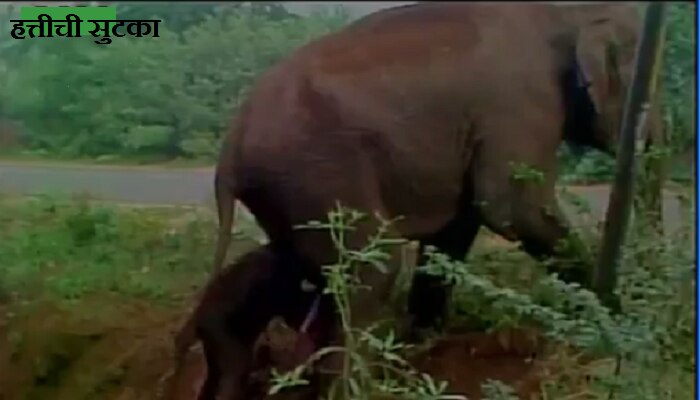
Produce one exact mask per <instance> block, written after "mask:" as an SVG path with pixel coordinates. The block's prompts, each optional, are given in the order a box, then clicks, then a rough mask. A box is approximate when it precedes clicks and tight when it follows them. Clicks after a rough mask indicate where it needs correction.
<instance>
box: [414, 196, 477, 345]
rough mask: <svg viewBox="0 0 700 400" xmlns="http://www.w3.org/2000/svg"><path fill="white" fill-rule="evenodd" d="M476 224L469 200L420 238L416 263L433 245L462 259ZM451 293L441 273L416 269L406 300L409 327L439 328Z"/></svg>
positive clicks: (474, 211) (447, 307)
mask: <svg viewBox="0 0 700 400" xmlns="http://www.w3.org/2000/svg"><path fill="white" fill-rule="evenodd" d="M469 203H471V201H470V202H469ZM480 226H481V219H480V217H479V214H478V211H477V210H476V209H475V208H474V207H473V206H472V205H471V204H469V205H468V206H465V207H464V208H463V210H461V211H460V212H459V213H458V215H457V216H456V217H455V218H454V219H452V220H451V221H450V222H449V223H448V224H447V225H446V226H445V227H444V228H442V229H441V230H440V231H438V232H437V233H435V234H433V235H431V236H430V237H428V238H426V239H424V240H421V248H420V257H419V263H418V265H419V266H422V265H425V264H426V262H427V257H426V255H425V250H426V247H427V246H433V247H435V248H436V249H437V250H438V251H439V252H441V253H444V254H446V255H448V256H449V257H451V258H452V259H455V260H460V261H461V260H464V258H465V257H466V255H467V253H468V252H469V249H470V248H471V246H472V244H473V243H474V239H475V238H476V235H477V234H478V233H479V228H480ZM451 293H452V285H449V284H447V283H446V282H445V278H444V277H443V276H438V275H431V274H427V273H425V272H423V271H420V270H418V271H416V274H415V275H414V277H413V283H412V285H411V291H410V293H409V303H408V310H409V313H411V314H412V315H413V329H414V330H415V331H418V330H423V329H436V330H438V331H441V330H443V329H444V327H445V324H446V322H447V316H448V314H449V300H450V296H451ZM415 333H416V332H414V334H415Z"/></svg>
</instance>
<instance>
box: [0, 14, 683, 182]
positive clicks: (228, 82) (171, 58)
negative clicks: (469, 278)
mask: <svg viewBox="0 0 700 400" xmlns="http://www.w3.org/2000/svg"><path fill="white" fill-rule="evenodd" d="M115 4H117V6H118V15H119V16H120V18H129V17H137V18H151V17H159V18H161V19H163V20H164V21H165V22H164V24H163V25H162V26H161V30H160V32H161V37H160V38H159V39H156V40H138V39H135V40H132V39H129V38H123V39H120V40H115V41H114V42H113V43H112V44H110V45H107V46H102V45H96V44H95V43H93V41H92V40H91V38H83V39H84V40H75V39H66V40H60V39H58V38H55V39H52V40H50V41H41V40H24V41H18V40H13V39H11V37H10V36H9V35H2V37H0V87H2V88H3V90H1V91H0V149H3V148H4V150H5V152H6V153H7V152H13V153H18V152H23V153H24V154H33V155H35V156H50V157H59V158H68V159H74V158H91V159H100V160H114V159H138V160H149V161H157V160H166V159H168V160H171V159H175V158H186V159H195V160H201V161H202V162H211V161H212V160H213V157H214V155H215V153H216V149H217V148H218V144H219V141H220V140H221V137H222V135H223V133H224V132H225V130H226V124H227V123H228V121H229V119H230V117H231V115H232V114H233V112H234V110H235V109H236V106H237V105H238V104H239V103H240V101H241V99H242V98H243V97H244V96H245V95H246V92H247V90H248V89H249V87H250V85H251V84H252V83H253V82H254V80H255V78H256V77H257V76H258V75H259V74H260V73H261V72H262V71H264V70H265V69H266V68H268V67H269V66H270V65H272V64H274V63H275V62H276V61H277V60H279V59H280V58H282V57H283V56H285V55H286V54H288V53H289V52H290V51H291V50H293V49H294V48H296V47H298V46H299V45H301V44H303V43H305V42H307V41H308V40H309V39H312V38H315V37H318V36H320V35H322V34H324V33H327V32H329V31H331V30H334V29H337V28H339V27H341V26H342V25H343V24H345V23H346V22H347V21H348V17H347V16H346V15H345V14H343V13H342V12H340V11H338V12H334V13H324V14H319V15H314V16H309V17H299V16H296V15H293V14H290V13H288V12H287V11H286V10H285V8H284V7H282V6H281V5H279V4H278V3H274V2H266V3H263V4H253V5H250V4H249V5H245V4H242V3H238V4H226V5H217V4H207V5H194V4H177V5H167V6H165V5H158V4H143V5H142V4H138V5H137V4H120V3H115ZM2 7H3V8H0V30H2V31H7V30H8V29H9V22H8V20H9V19H10V18H11V17H12V16H13V15H16V14H17V13H18V10H17V9H16V8H17V7H18V6H14V7H15V8H12V7H13V6H12V5H3V6H2ZM694 7H695V5H694V4H693V3H677V4H673V5H671V6H670V7H669V18H668V22H669V24H668V36H667V43H666V47H665V55H666V58H665V63H666V68H665V70H664V79H663V94H664V108H665V112H666V119H667V124H668V128H669V135H670V137H671V139H672V140H671V145H672V149H673V151H674V154H675V156H676V157H675V159H680V160H683V161H685V162H684V163H681V164H680V165H682V166H683V167H682V168H680V169H678V168H676V169H677V170H678V171H679V173H680V174H681V175H682V174H685V175H689V174H690V171H689V165H690V164H691V162H692V161H693V160H692V159H689V157H690V155H691V154H692V153H693V151H692V144H693V140H694V126H693V112H694V110H695V107H694V94H693V88H694V87H695V84H694V64H693V55H694V37H695V32H694V29H695V28H694V22H693V15H694ZM10 137H11V138H10ZM11 145H14V147H13V146H11ZM562 154H563V158H564V161H565V168H564V170H565V173H566V174H567V175H568V176H569V177H572V176H573V177H576V178H579V179H595V178H601V177H603V178H604V177H606V176H608V175H609V173H610V171H611V167H612V165H613V163H612V161H611V160H609V159H608V158H607V157H605V156H601V155H596V154H588V155H586V156H584V157H583V158H580V157H574V156H572V155H569V154H568V153H566V151H564V152H563V153H562ZM674 168H675V167H674ZM683 168H685V169H683ZM676 175H678V174H676Z"/></svg>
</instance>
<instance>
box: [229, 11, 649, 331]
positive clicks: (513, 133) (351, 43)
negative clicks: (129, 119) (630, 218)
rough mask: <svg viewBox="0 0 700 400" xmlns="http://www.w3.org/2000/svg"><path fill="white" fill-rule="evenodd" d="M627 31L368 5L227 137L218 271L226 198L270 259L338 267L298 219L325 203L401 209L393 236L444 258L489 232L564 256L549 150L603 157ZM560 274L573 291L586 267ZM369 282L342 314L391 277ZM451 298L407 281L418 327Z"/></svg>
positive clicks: (511, 15)
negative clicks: (268, 248)
mask: <svg viewBox="0 0 700 400" xmlns="http://www.w3.org/2000/svg"><path fill="white" fill-rule="evenodd" d="M638 32H639V18H638V15H637V11H636V10H635V9H634V7H633V6H629V5H625V4H614V5H607V4H606V5H602V4H597V5H579V6H573V7H559V6H554V5H547V4H526V3H500V4H495V3H493V4H489V3H432V2H431V3H419V4H415V5H409V6H404V7H397V8H392V9H387V10H383V11H380V12H377V13H375V14H372V15H370V16H367V17H365V18H363V19H360V20H358V21H356V22H354V23H352V24H350V25H349V26H347V27H346V28H344V29H342V30H340V31H339V32H336V33H333V34H329V35H327V36H324V37H322V38H320V39H318V40H316V41H313V42H311V43H309V44H307V45H305V46H303V47H301V48H300V49H298V50H297V51H295V52H294V53H292V54H291V55H290V56H289V57H287V58H286V59H285V60H283V61H282V62H280V63H279V64H277V65H276V66H274V67H273V68H271V69H270V70H269V71H268V72H266V73H265V74H264V75H263V76H261V77H260V79H259V80H258V82H257V83H256V84H255V86H254V87H253V90H252V91H251V94H250V97H249V98H248V99H247V101H246V102H245V103H244V104H243V105H242V107H241V109H240V110H239V114H238V115H237V118H236V119H235V120H234V122H233V124H232V128H231V130H230V132H229V134H228V136H227V137H226V139H225V141H224V145H223V150H222V152H221V156H220V159H219V162H218V165H217V168H216V178H215V189H216V199H217V205H218V213H219V221H220V229H219V232H218V236H219V237H218V244H217V250H216V256H215V269H217V270H218V269H219V267H220V266H221V264H222V261H223V260H224V258H225V254H226V248H227V246H228V244H229V242H230V235H231V234H230V231H231V226H232V222H233V218H234V209H235V208H234V207H233V205H234V201H235V200H236V199H238V200H240V201H241V202H242V203H244V204H245V205H246V206H247V207H248V208H249V209H250V211H251V212H252V213H253V215H254V216H255V217H256V219H257V221H258V222H259V224H260V225H261V226H262V228H263V229H264V230H265V232H266V234H267V235H268V236H269V239H270V241H271V243H272V244H273V245H274V246H275V248H276V249H277V250H278V251H281V252H284V251H290V252H294V253H295V254H298V255H301V256H303V257H306V258H307V259H308V260H310V261H311V262H313V263H315V264H316V265H323V264H327V263H329V262H333V261H335V256H336V251H335V249H334V248H333V245H332V243H331V240H330V237H329V235H328V234H327V232H318V231H309V230H296V229H294V226H296V225H298V224H304V223H306V222H307V221H309V220H312V219H316V220H319V219H325V217H326V214H327V212H328V211H330V210H331V209H332V208H333V207H334V205H335V204H336V201H340V202H341V203H342V204H343V205H345V206H347V207H350V208H354V209H358V210H361V211H365V212H369V213H373V212H378V213H379V214H381V215H382V216H383V217H386V218H394V217H399V216H401V217H403V218H402V219H401V220H400V221H399V222H397V223H396V224H395V225H394V226H393V230H392V231H391V232H390V234H392V235H395V236H399V237H403V238H408V239H412V240H419V241H420V242H421V244H422V245H424V246H425V245H432V246H436V247H437V248H438V249H439V250H440V251H442V252H445V253H447V254H449V255H450V256H452V257H455V258H463V257H464V256H465V255H466V253H467V251H468V250H469V247H470V246H471V244H472V242H473V240H474V238H475V236H476V234H477V231H478V229H479V227H480V226H486V227H488V228H490V229H491V230H492V231H494V232H496V233H498V234H500V235H501V236H503V237H504V238H506V239H508V240H512V241H520V242H522V245H523V248H524V249H525V251H527V252H528V253H529V254H531V255H532V256H534V257H537V258H541V257H549V256H554V257H558V258H559V259H560V260H564V259H567V257H569V256H570V255H571V254H570V252H571V246H560V243H561V241H562V240H564V239H567V238H568V237H569V235H570V230H569V228H568V227H567V224H566V222H565V221H564V219H563V218H562V216H561V213H560V212H559V210H558V208H557V204H556V199H555V191H554V183H555V178H556V171H557V156H556V153H557V148H558V147H559V145H560V144H561V143H562V141H567V142H569V143H573V144H577V145H586V146H592V147H595V148H598V149H601V150H604V151H607V152H610V153H613V152H614V145H615V143H616V132H617V131H618V127H619V126H620V119H621V111H622V108H623V105H624V104H623V103H624V99H625V95H626V89H627V85H628V83H629V82H630V80H631V76H630V75H631V70H632V64H633V59H634V52H635V46H636V42H637V38H638ZM521 168H527V169H529V170H532V169H535V170H537V171H539V172H538V173H537V174H534V176H535V177H536V178H537V179H523V176H524V175H527V174H521V173H518V169H521ZM530 175H533V174H530ZM376 226H377V221H374V220H370V219H367V220H365V221H364V222H363V223H362V224H360V226H358V227H357V229H356V230H355V231H354V232H353V233H352V234H350V235H349V239H348V240H349V242H350V243H349V244H350V245H356V246H360V245H362V244H364V243H365V242H366V240H367V235H368V233H372V232H374V229H375V228H376ZM575 256H578V254H576V255H575ZM394 259H398V257H394ZM565 264H566V265H567V266H569V267H571V268H564V267H563V266H564V265H565ZM560 266H561V267H562V268H561V269H560V272H561V273H562V276H563V277H564V278H565V279H567V280H569V281H578V282H581V283H584V284H585V283H586V280H587V275H588V270H587V267H586V265H583V264H582V263H576V262H569V263H560ZM366 274H367V275H366V276H364V277H363V278H364V279H365V282H369V284H370V285H371V286H373V287H374V290H373V291H372V292H371V293H367V294H366V295H363V296H357V297H356V298H355V299H354V303H353V307H360V308H359V309H360V310H361V312H356V313H355V314H354V316H356V317H362V318H363V319H364V320H366V321H373V320H376V319H377V318H379V317H380V316H381V315H382V309H381V307H379V306H378V305H382V304H386V303H387V301H386V300H387V297H386V296H388V294H387V293H388V292H390V290H389V288H390V286H391V284H392V282H393V278H394V276H393V275H392V274H386V275H385V274H381V273H374V272H369V269H367V272H366ZM448 295H449V288H446V287H445V286H444V285H442V283H441V282H440V279H439V278H435V277H431V276H429V275H425V274H417V275H416V277H415V278H414V283H413V287H412V290H411V299H412V300H411V301H409V303H410V304H409V309H410V311H411V313H412V314H413V315H414V316H415V321H414V322H415V326H417V327H424V326H430V325H433V324H438V325H439V324H440V322H441V321H442V319H443V316H444V315H445V309H446V303H447V298H448ZM356 322H359V323H363V322H362V321H356Z"/></svg>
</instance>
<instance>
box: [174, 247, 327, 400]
mask: <svg viewBox="0 0 700 400" xmlns="http://www.w3.org/2000/svg"><path fill="white" fill-rule="evenodd" d="M313 271H314V270H313V269H311V268H309V267H308V266H307V265H306V264H305V263H304V262H303V261H301V260H299V259H298V258H295V257H293V256H291V255H288V254H285V253H284V252H278V251H275V250H273V249H272V248H271V247H270V246H262V247H259V248H257V249H255V250H253V251H251V252H249V253H247V254H245V255H244V256H242V257H241V258H240V259H238V260H237V261H236V262H235V263H233V264H231V265H229V266H228V267H227V268H225V269H223V270H222V271H221V272H220V273H219V274H217V275H216V276H214V277H213V279H212V280H211V281H210V282H209V284H208V285H207V287H206V288H205V291H204V294H203V296H202V298H201V300H200V301H199V303H198V305H197V307H196V308H195V310H194V312H193V313H192V315H191V316H190V318H189V319H188V321H187V322H186V323H185V325H184V327H183V328H182V330H181V331H180V332H179V333H178V335H177V337H176V339H175V347H176V363H177V365H176V371H175V375H174V378H175V379H177V378H178V376H179V372H180V368H182V364H183V362H184V359H185V355H186V354H187V351H188V350H189V348H190V347H191V345H192V344H194V342H195V341H196V340H201V342H202V347H203V350H204V356H205V358H206V364H207V376H206V379H205V381H204V384H203V385H202V387H201V389H200V391H199V395H198V397H197V398H198V400H215V399H226V400H238V399H241V400H248V399H250V398H252V393H250V390H251V387H250V385H248V378H249V376H250V373H251V372H252V371H253V369H254V365H253V364H254V363H253V361H254V348H255V343H256V339H258V337H259V336H260V334H261V333H262V332H263V331H264V330H265V328H266V327H267V325H268V323H269V322H270V320H271V319H272V318H273V317H275V316H279V317H281V318H282V319H283V320H284V321H285V322H286V323H287V324H288V325H289V326H290V327H292V328H294V329H299V327H300V326H301V325H302V324H303V323H305V324H308V323H309V322H311V323H310V324H309V329H308V331H307V332H308V333H307V334H308V336H305V335H301V336H302V337H303V338H306V339H307V340H306V341H303V340H301V341H299V343H298V347H297V349H296V353H297V354H296V356H297V357H296V358H297V360H298V361H299V363H300V362H303V361H304V360H305V359H306V358H308V356H310V355H311V354H312V352H313V351H315V350H316V349H317V348H319V347H320V346H321V345H323V344H324V343H325V342H326V341H327V330H326V328H325V325H324V322H323V321H330V320H331V318H328V317H327V316H326V314H327V313H328V311H329V307H328V305H332V302H328V304H327V303H326V296H319V295H318V294H317V293H318V292H319V291H318V289H313V290H306V289H304V284H303V282H304V281H305V280H306V281H308V282H312V283H313V284H314V285H315V286H316V288H320V287H321V285H322V282H321V280H320V276H319V275H315V276H314V275H313V274H312V272H313ZM316 271H317V270H316ZM316 301H318V303H316ZM314 305H317V306H318V307H313V306H314ZM311 310H313V311H311ZM309 342H310V343H309Z"/></svg>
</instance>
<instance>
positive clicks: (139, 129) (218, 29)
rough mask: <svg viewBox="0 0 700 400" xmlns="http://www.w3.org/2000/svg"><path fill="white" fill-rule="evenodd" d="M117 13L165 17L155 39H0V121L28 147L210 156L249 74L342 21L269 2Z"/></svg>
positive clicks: (67, 152)
mask: <svg viewBox="0 0 700 400" xmlns="http://www.w3.org/2000/svg"><path fill="white" fill-rule="evenodd" d="M195 10H196V12H195ZM118 15H119V16H120V18H129V17H138V18H150V17H154V16H158V17H160V18H162V19H164V20H165V22H164V24H163V25H161V29H160V38H158V39H131V40H129V39H128V38H124V39H122V40H115V41H114V42H113V43H112V44H110V45H107V46H101V45H96V44H95V43H93V40H92V38H89V37H85V38H82V39H84V40H77V39H67V40H61V38H54V39H51V40H50V41H43V42H42V41H36V40H35V41H30V40H24V41H21V42H20V41H8V40H5V42H4V43H2V47H1V49H2V50H0V51H2V52H3V54H6V55H7V58H6V57H3V58H6V60H5V64H6V65H5V67H4V68H2V69H0V71H4V73H3V74H2V75H3V76H2V77H1V78H0V79H1V80H0V83H1V86H2V87H4V90H3V91H2V94H0V109H1V111H0V118H1V117H5V118H8V119H12V120H15V121H18V122H20V123H21V132H22V136H23V137H22V139H23V142H24V143H25V145H26V146H27V147H29V148H30V149H34V150H42V151H45V152H47V153H50V154H58V155H64V156H68V157H78V156H88V157H97V156H104V155H119V156H149V155H162V156H165V157H167V158H173V157H205V158H206V157H211V156H212V155H213V154H214V152H215V149H216V148H217V143H218V139H219V138H220V137H221V135H222V133H223V132H224V131H225V127H226V124H227V122H228V121H229V119H230V116H231V114H232V113H233V111H234V110H235V108H236V106H237V105H238V103H239V102H240V101H241V99H242V98H243V97H244V96H245V94H246V90H247V89H248V88H249V87H250V85H251V83H252V82H253V80H254V79H255V78H256V76H257V75H258V74H259V73H260V72H261V71H263V70H264V69H266V68H267V67H269V66H270V65H272V64H273V63H274V62H276V61H277V60H278V59H280V58H281V57H282V56H284V55H285V54H287V53H288V52H289V51H290V50H291V49H293V48H295V47H297V46H299V45H301V44H303V43H305V42H307V41H308V40H309V39H311V38H313V37H316V36H319V35H321V34H323V33H326V32H328V31H329V30H331V29H333V28H335V27H337V26H340V25H341V23H342V22H343V21H344V17H343V16H342V15H323V16H321V15H319V16H311V17H306V18H303V19H302V18H299V17H297V16H294V15H291V14H288V13H286V12H284V9H281V8H280V7H273V6H272V5H269V4H268V5H264V6H256V5H252V6H248V7H244V6H216V5H212V6H201V7H200V6H199V5H197V7H194V6H193V5H191V4H181V5H178V6H171V5H168V6H162V5H128V6H124V10H123V12H122V10H121V9H118ZM184 16H188V18H185V17H184ZM3 19H4V18H3ZM171 21H172V23H171ZM0 28H2V27H0ZM3 29H4V28H3Z"/></svg>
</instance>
